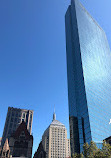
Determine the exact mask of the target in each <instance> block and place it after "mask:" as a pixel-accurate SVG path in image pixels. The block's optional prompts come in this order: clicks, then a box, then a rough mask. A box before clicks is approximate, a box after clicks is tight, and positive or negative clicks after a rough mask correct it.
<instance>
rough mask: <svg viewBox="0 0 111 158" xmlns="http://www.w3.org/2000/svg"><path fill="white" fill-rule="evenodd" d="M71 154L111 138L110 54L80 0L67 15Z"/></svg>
mask: <svg viewBox="0 0 111 158" xmlns="http://www.w3.org/2000/svg"><path fill="white" fill-rule="evenodd" d="M65 23H66V52H67V76H68V99H69V122H70V139H71V151H72V153H74V152H78V153H79V152H81V151H82V147H83V144H84V143H85V142H88V143H90V141H91V140H93V141H94V142H96V143H97V144H100V143H101V142H102V140H104V139H105V138H107V137H109V136H111V125H110V124H109V121H110V119H111V51H110V48H109V45H108V42H107V38H106V35H105V32H104V31H103V29H102V28H101V27H100V26H99V25H98V24H97V22H96V21H95V20H94V19H93V18H92V17H91V16H90V14H89V13H88V12H87V11H86V10H85V8H84V7H83V6H82V5H81V3H80V2H79V1H78V0H72V1H71V5H70V6H69V7H68V10H67V12H66V15H65Z"/></svg>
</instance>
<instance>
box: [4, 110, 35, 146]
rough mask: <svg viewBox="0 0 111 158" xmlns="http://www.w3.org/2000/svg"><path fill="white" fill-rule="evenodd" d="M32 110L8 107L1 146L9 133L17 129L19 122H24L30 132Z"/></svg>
mask: <svg viewBox="0 0 111 158" xmlns="http://www.w3.org/2000/svg"><path fill="white" fill-rule="evenodd" d="M32 120H33V111H32V110H25V109H18V108H13V107H9V108H8V112H7V117H6V121H5V127H4V131H3V136H2V146H3V144H4V142H5V140H6V138H9V137H10V135H11V134H12V133H13V132H14V131H15V130H16V129H17V127H18V126H19V124H20V123H21V122H23V121H24V122H26V125H27V129H28V131H29V133H30V134H31V130H32Z"/></svg>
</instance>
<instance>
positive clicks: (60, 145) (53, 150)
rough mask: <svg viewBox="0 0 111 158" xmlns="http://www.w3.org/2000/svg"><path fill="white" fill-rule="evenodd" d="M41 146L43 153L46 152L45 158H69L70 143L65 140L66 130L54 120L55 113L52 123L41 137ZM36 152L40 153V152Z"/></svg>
mask: <svg viewBox="0 0 111 158" xmlns="http://www.w3.org/2000/svg"><path fill="white" fill-rule="evenodd" d="M42 146H43V149H44V150H43V149H42V151H43V153H44V152H46V158H58V157H59V158H66V157H69V156H70V143H69V140H68V139H67V130H66V128H65V126H64V125H63V124H62V123H61V122H59V121H57V120H56V115H55V113H54V114H53V121H52V123H51V124H50V125H49V127H48V128H47V129H46V131H45V132H44V134H43V136H42ZM38 151H39V153H41V152H40V150H38ZM37 154H38V153H36V155H37ZM36 155H35V158H36ZM39 156H40V155H39Z"/></svg>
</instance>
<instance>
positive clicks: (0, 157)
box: [0, 139, 10, 158]
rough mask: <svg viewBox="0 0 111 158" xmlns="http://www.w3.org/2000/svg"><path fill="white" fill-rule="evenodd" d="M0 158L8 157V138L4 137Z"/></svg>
mask: <svg viewBox="0 0 111 158" xmlns="http://www.w3.org/2000/svg"><path fill="white" fill-rule="evenodd" d="M0 158H10V148H9V143H8V139H6V141H5V143H4V146H3V148H2V149H1V150H0Z"/></svg>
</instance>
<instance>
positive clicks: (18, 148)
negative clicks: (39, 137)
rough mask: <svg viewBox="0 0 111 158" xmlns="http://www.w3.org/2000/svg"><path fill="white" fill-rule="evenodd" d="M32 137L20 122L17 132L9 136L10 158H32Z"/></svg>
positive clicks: (25, 126)
mask: <svg viewBox="0 0 111 158" xmlns="http://www.w3.org/2000/svg"><path fill="white" fill-rule="evenodd" d="M32 146H33V136H32V135H30V133H29V131H28V130H27V125H26V123H25V122H22V123H21V124H20V125H19V127H18V128H17V130H16V131H15V132H14V133H13V134H12V135H11V136H10V139H9V147H10V154H11V155H12V157H28V158H31V156H32Z"/></svg>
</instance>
